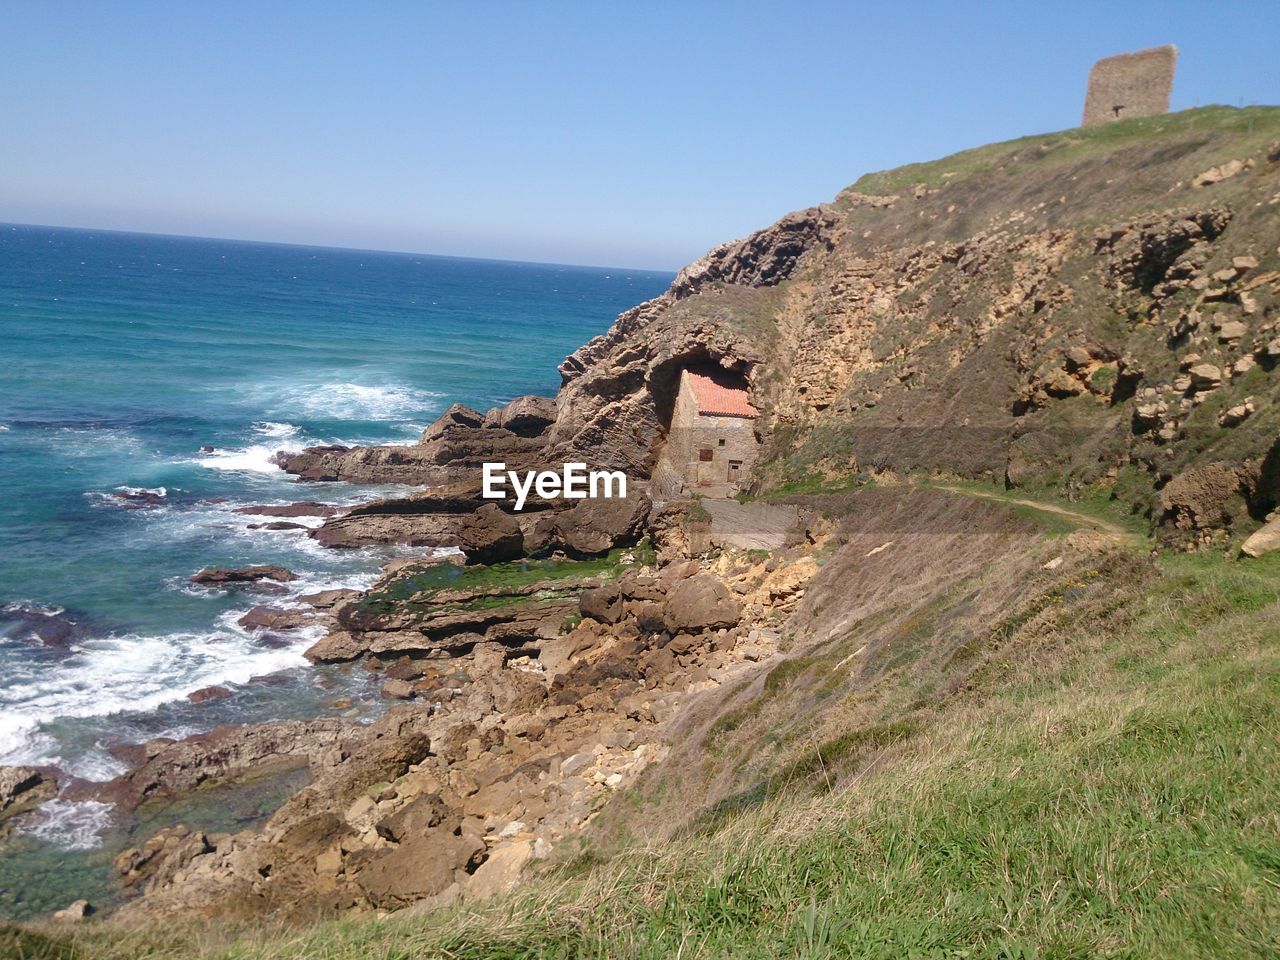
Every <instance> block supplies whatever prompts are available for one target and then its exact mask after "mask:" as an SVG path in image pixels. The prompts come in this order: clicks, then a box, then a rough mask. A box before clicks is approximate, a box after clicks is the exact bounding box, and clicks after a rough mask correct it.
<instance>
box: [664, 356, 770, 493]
mask: <svg viewBox="0 0 1280 960" xmlns="http://www.w3.org/2000/svg"><path fill="white" fill-rule="evenodd" d="M758 450H759V443H758V442H757V441H756V436H755V430H754V421H753V420H751V419H750V418H747V417H708V416H703V415H702V414H700V413H699V412H698V399H697V397H696V396H695V395H694V392H693V388H692V386H690V384H689V381H688V378H687V377H686V376H684V375H683V374H682V375H681V378H680V390H679V392H678V393H677V395H676V402H675V407H674V409H673V411H672V415H671V429H670V430H669V431H668V434H667V445H666V449H665V450H664V451H663V455H662V458H661V460H660V461H659V464H658V468H657V469H656V470H655V472H654V479H655V485H656V486H657V487H658V489H659V492H660V493H663V494H665V495H668V496H674V495H675V494H676V493H677V492H678V491H677V490H675V489H673V488H674V487H675V486H676V485H677V484H676V478H677V477H678V478H679V481H680V482H682V484H683V486H684V487H685V489H688V490H693V489H697V488H702V489H706V488H716V487H721V486H723V485H725V484H731V485H733V486H734V487H737V486H740V485H741V484H743V483H745V481H746V479H747V477H748V476H749V474H750V473H751V468H752V467H753V466H754V465H755V461H756V456H757V453H758ZM735 463H736V464H737V465H738V466H737V468H736V469H734V467H733V464H735Z"/></svg>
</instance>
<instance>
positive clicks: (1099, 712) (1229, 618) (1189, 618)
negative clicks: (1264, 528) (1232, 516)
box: [32, 551, 1280, 960]
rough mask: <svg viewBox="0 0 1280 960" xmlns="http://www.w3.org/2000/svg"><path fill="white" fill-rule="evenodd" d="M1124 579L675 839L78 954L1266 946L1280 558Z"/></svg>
mask: <svg viewBox="0 0 1280 960" xmlns="http://www.w3.org/2000/svg"><path fill="white" fill-rule="evenodd" d="M1135 552H1137V551H1135ZM1132 569H1134V570H1141V571H1145V573H1135V574H1134V575H1133V576H1132V577H1131V578H1130V579H1125V578H1124V577H1122V576H1118V575H1117V576H1113V577H1112V578H1111V579H1109V580H1107V581H1106V582H1104V583H1102V584H1101V585H1100V587H1099V590H1098V592H1097V594H1096V595H1092V599H1091V600H1090V602H1088V603H1081V604H1078V605H1068V606H1066V607H1065V608H1063V611H1062V615H1061V616H1060V617H1059V618H1058V619H1057V620H1056V621H1054V623H1053V625H1052V626H1049V627H1044V628H1043V631H1042V632H1041V633H1038V634H1033V635H1030V636H1029V635H1028V631H1027V630H1022V631H1020V632H1016V631H1015V632H1016V635H1017V637H1018V638H1020V639H1021V641H1022V644H1023V646H1022V647H1019V648H1015V649H1012V650H1009V651H1005V652H1002V657H1003V658H1004V659H1003V660H1002V661H1000V663H1001V665H1000V667H999V669H993V670H991V671H988V672H987V673H985V674H983V679H982V680H981V681H980V683H979V684H978V686H977V687H976V688H974V689H972V690H970V691H968V692H967V693H966V694H964V695H958V696H954V697H951V698H949V699H947V698H944V699H941V700H939V701H938V702H937V703H936V704H935V705H934V706H933V707H932V708H930V709H929V710H924V711H917V712H915V713H911V714H904V715H902V716H900V717H898V718H897V719H896V720H889V721H883V722H879V723H875V724H869V725H867V726H866V727H864V728H862V729H861V730H857V731H852V732H847V733H844V734H840V735H838V736H834V737H831V738H829V739H826V740H818V741H816V742H815V747H814V748H813V749H811V750H809V751H808V753H807V754H806V753H804V752H802V753H801V754H800V755H799V759H798V760H796V761H794V762H793V764H792V767H791V768H789V769H788V768H782V769H780V770H779V771H777V772H776V773H775V774H774V776H773V777H772V778H770V779H768V780H765V781H761V782H760V783H758V784H757V785H756V786H755V787H753V788H750V789H748V790H746V791H744V792H743V793H741V794H739V795H735V796H733V797H731V798H729V799H728V800H726V801H722V802H721V803H720V804H718V805H717V806H716V807H715V808H713V809H711V810H708V811H706V812H705V813H704V816H703V817H702V818H701V821H700V823H699V829H697V830H695V831H694V832H692V833H686V834H683V835H681V836H680V837H678V838H677V839H676V840H675V841H674V842H670V843H664V842H655V843H651V844H644V843H640V842H638V841H633V842H632V844H631V845H629V846H627V847H625V848H624V849H623V850H622V851H621V852H620V853H619V854H617V855H614V856H607V855H603V854H601V853H599V852H598V851H592V852H591V855H590V857H589V858H588V860H587V861H583V860H581V858H579V859H578V860H576V861H574V862H573V863H572V864H571V865H570V866H567V867H566V868H565V869H564V870H562V871H555V870H553V871H551V872H550V873H549V874H548V875H546V876H545V877H544V878H543V879H541V880H540V881H536V882H535V883H534V884H533V885H532V886H530V887H528V888H526V889H525V890H524V891H523V892H521V893H519V894H517V895H515V896H512V897H509V898H507V899H504V900H499V901H492V902H489V903H486V904H480V905H474V906H470V907H462V908H455V909H453V910H451V911H447V912H444V913H441V914H437V915H434V916H430V917H424V918H407V919H400V918H397V917H395V916H394V915H393V916H391V917H390V918H388V919H386V920H382V921H373V920H356V919H352V920H345V921H342V922H337V923H330V924H323V925H319V926H315V927H307V928H301V929H293V930H291V929H283V928H275V927H270V926H266V927H258V928H253V929H251V930H249V931H247V932H245V931H242V932H240V934H239V938H238V939H237V938H235V934H234V932H233V931H229V930H227V929H226V928H201V927H199V926H193V927H191V928H190V929H181V928H175V929H167V930H150V931H145V932H142V933H135V934H118V933H116V934H109V933H105V932H97V931H93V930H92V929H90V930H89V931H88V932H86V933H83V934H81V935H80V936H79V937H77V940H78V941H79V945H80V947H81V948H82V951H83V952H82V953H81V954H79V955H81V956H84V957H86V958H96V957H108V956H111V957H126V956H127V957H131V958H132V957H138V958H143V957H152V958H157V960H158V958H162V957H163V958H168V957H180V956H190V955H192V954H193V952H198V953H199V954H200V955H202V956H209V957H219V958H223V960H247V958H250V957H252V958H284V957H303V956H305V957H315V958H329V960H354V958H357V957H358V958H382V960H388V958H417V957H449V958H486V960H487V958H566V960H568V958H588V957H590V958H605V957H610V958H617V957H655V958H656V957H668V956H681V957H688V958H709V957H778V958H781V957H814V958H817V957H883V958H899V957H922V958H935V957H936V958H959V957H966V958H1006V960H1011V958H1030V957H1036V958H1074V957H1079V958H1085V957H1124V958H1135V960H1136V958H1147V957H1170V958H1180V957H1268V956H1275V955H1276V949H1277V945H1278V944H1280V814H1278V813H1277V806H1276V802H1275V791H1276V784H1277V783H1280V742H1278V740H1277V735H1276V731H1277V730H1280V559H1264V560H1262V561H1252V562H1244V561H1228V560H1225V559H1223V558H1222V557H1221V556H1219V555H1176V556H1171V557H1168V558H1165V559H1162V560H1160V561H1159V563H1158V564H1156V565H1152V564H1150V563H1146V564H1145V566H1143V565H1141V564H1140V563H1138V559H1137V558H1136V557H1135V563H1134V565H1133V566H1132ZM1037 622H1039V621H1037ZM803 666H804V665H803V664H801V665H799V666H794V667H791V668H788V669H787V670H785V671H783V672H782V673H780V674H778V678H777V679H776V681H775V682H774V683H773V684H772V688H773V689H772V694H773V695H774V696H777V697H785V696H786V695H787V690H788V686H789V684H788V683H787V682H786V681H788V680H789V679H790V678H793V677H795V676H798V675H799V673H800V672H802V667H803ZM784 674H785V675H784ZM885 757H888V758H891V762H886V763H884V764H883V765H882V766H878V767H877V766H876V765H875V764H874V761H875V760H877V759H879V758H885ZM679 802H680V804H681V805H682V806H683V805H684V804H686V803H687V802H688V798H687V797H681V798H680V801H679ZM193 937H195V938H196V940H195V941H193V939H192V938H193ZM193 944H194V945H193ZM50 949H54V948H52V947H51V948H50ZM59 949H62V948H59ZM32 955H34V956H42V955H48V956H58V955H60V954H56V953H49V954H39V953H37V954H32ZM63 955H65V954H63Z"/></svg>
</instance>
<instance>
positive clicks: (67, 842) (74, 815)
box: [18, 798, 113, 850]
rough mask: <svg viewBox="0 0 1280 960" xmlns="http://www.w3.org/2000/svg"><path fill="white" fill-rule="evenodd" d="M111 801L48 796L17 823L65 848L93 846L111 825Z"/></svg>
mask: <svg viewBox="0 0 1280 960" xmlns="http://www.w3.org/2000/svg"><path fill="white" fill-rule="evenodd" d="M112 809H113V807H112V805H111V804H109V803H102V802H101V801H98V800H60V799H56V798H55V799H53V800H46V801H45V802H44V803H42V804H41V805H40V806H39V807H38V808H37V809H36V810H35V812H33V813H32V814H31V815H30V816H27V817H23V818H22V820H21V821H20V822H19V824H18V832H19V833H27V834H30V835H31V836H33V837H37V838H39V839H40V840H44V841H45V842H46V843H52V844H53V845H54V846H56V847H59V848H61V849H63V850H90V849H92V848H94V847H96V846H97V845H98V844H99V843H100V842H101V840H102V834H103V832H104V831H105V830H106V829H107V827H109V826H111V811H112Z"/></svg>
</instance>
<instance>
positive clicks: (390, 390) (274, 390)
mask: <svg viewBox="0 0 1280 960" xmlns="http://www.w3.org/2000/svg"><path fill="white" fill-rule="evenodd" d="M248 393H249V394H250V396H252V397H254V398H255V399H257V400H258V401H259V405H260V408H261V409H263V410H267V411H270V412H271V413H272V414H273V415H275V416H280V417H283V418H285V419H289V418H292V417H297V418H299V419H319V420H370V421H379V420H404V419H408V418H421V416H422V414H423V413H424V412H428V411H434V410H435V409H437V408H438V406H439V401H440V399H441V398H442V397H443V396H444V394H441V393H437V392H435V391H434V390H420V389H417V388H415V387H410V386H406V385H404V384H396V383H391V384H383V385H380V386H370V385H368V384H363V383H351V382H349V381H344V382H336V383H335V382H310V383H283V384H282V383H271V382H267V383H260V384H255V385H253V386H252V387H249V388H248Z"/></svg>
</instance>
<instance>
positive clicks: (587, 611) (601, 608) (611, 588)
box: [578, 583, 623, 623]
mask: <svg viewBox="0 0 1280 960" xmlns="http://www.w3.org/2000/svg"><path fill="white" fill-rule="evenodd" d="M578 607H579V609H580V610H581V611H582V615H583V616H584V617H590V618H591V619H592V620H598V621H599V622H601V623H617V622H618V620H620V619H621V618H622V613H623V608H622V593H621V591H620V590H619V588H618V584H617V583H606V584H604V585H603V586H600V587H593V588H592V589H590V590H584V591H583V592H582V596H581V597H579V598H578Z"/></svg>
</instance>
